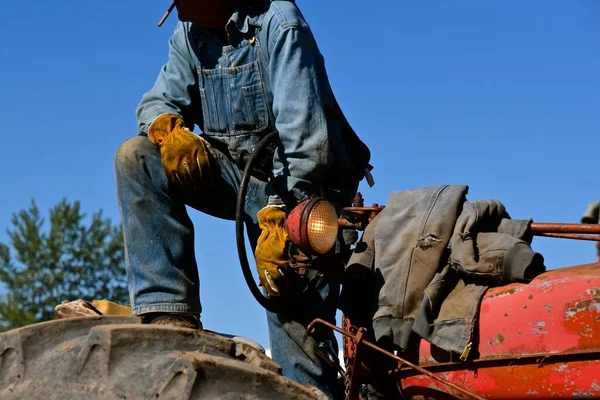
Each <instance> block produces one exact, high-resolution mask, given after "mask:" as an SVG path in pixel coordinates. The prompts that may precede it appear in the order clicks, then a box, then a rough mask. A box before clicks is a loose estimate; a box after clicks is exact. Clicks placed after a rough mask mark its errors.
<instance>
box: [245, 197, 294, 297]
mask: <svg viewBox="0 0 600 400" xmlns="http://www.w3.org/2000/svg"><path fill="white" fill-rule="evenodd" d="M256 216H257V217H258V226H259V227H260V229H262V233H261V234H260V236H259V238H258V243H257V245H256V251H255V252H254V256H255V258H256V268H257V269H258V276H259V278H260V284H261V285H262V287H264V288H265V290H266V291H267V293H268V294H270V295H271V296H279V295H281V294H283V293H285V291H286V290H287V289H288V288H289V286H290V281H289V276H286V274H288V275H289V274H291V273H293V272H292V271H289V270H288V264H287V257H286V255H285V243H286V241H287V238H288V234H287V232H286V230H285V228H284V223H285V218H286V216H287V214H286V211H285V208H283V207H280V206H267V207H265V208H263V209H262V210H260V211H259V212H258V214H256Z"/></svg>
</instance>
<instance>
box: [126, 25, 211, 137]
mask: <svg viewBox="0 0 600 400" xmlns="http://www.w3.org/2000/svg"><path fill="white" fill-rule="evenodd" d="M186 26H187V25H185V24H183V23H181V22H180V23H178V24H177V27H176V28H175V32H174V34H173V36H172V37H171V39H170V40H169V59H168V61H167V63H166V64H165V65H164V66H163V68H162V70H161V71H160V74H159V75H158V79H157V80H156V82H155V83H154V86H153V87H152V89H150V91H148V92H147V93H146V94H144V96H143V97H142V100H141V101H140V103H139V105H138V108H137V112H136V114H137V119H138V134H140V135H147V134H148V128H149V127H150V125H151V124H152V122H153V121H154V120H155V119H156V118H157V117H158V116H160V115H162V114H167V113H169V114H175V115H179V116H180V117H182V119H183V120H184V122H185V125H186V126H187V127H189V128H190V129H191V128H193V126H194V124H195V123H196V121H194V112H193V107H194V106H196V104H200V95H199V89H198V76H197V74H196V66H195V63H194V61H193V58H192V56H191V51H190V45H189V40H188V36H187V29H186Z"/></svg>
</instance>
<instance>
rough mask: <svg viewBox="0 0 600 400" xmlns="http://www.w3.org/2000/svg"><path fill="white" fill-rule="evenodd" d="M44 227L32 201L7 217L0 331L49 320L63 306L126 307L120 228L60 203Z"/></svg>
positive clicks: (0, 248)
mask: <svg viewBox="0 0 600 400" xmlns="http://www.w3.org/2000/svg"><path fill="white" fill-rule="evenodd" d="M49 222H50V223H49V226H48V229H44V228H45V219H44V218H43V217H42V216H41V215H40V211H39V209H38V207H37V205H36V203H35V201H34V200H32V201H31V205H30V206H29V208H28V209H24V210H21V211H19V212H18V213H15V214H13V216H12V226H11V227H10V228H9V229H7V233H8V237H9V239H10V240H9V244H4V243H0V287H1V289H0V293H2V295H0V331H5V330H8V329H13V328H17V327H21V326H24V325H27V324H31V323H35V322H39V321H46V320H49V319H52V318H53V316H54V306H56V305H57V304H59V303H61V302H62V301H63V300H74V299H78V298H83V299H86V300H92V299H103V298H105V299H110V300H112V301H115V302H118V303H121V304H128V303H129V299H128V294H127V282H126V273H125V262H124V250H123V237H122V234H121V229H120V226H115V225H113V224H112V223H111V221H110V219H108V218H104V217H103V215H102V211H98V212H96V213H94V214H93V215H92V217H91V219H88V218H86V215H85V214H84V213H82V211H81V207H80V203H79V202H78V201H76V202H74V203H69V202H68V201H67V200H66V199H64V200H62V201H61V202H60V203H58V204H57V205H56V206H54V207H53V208H52V209H51V210H50V218H49Z"/></svg>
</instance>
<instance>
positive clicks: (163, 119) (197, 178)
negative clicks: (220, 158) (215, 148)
mask: <svg viewBox="0 0 600 400" xmlns="http://www.w3.org/2000/svg"><path fill="white" fill-rule="evenodd" d="M148 138H149V139H150V141H151V142H152V143H154V144H155V145H157V146H158V147H159V148H160V160H161V162H162V165H163V167H164V169H165V172H166V174H167V178H168V179H169V181H170V182H171V183H172V184H174V185H176V186H177V187H179V188H180V189H181V190H183V191H198V190H201V189H203V188H204V187H206V186H208V185H209V184H210V183H211V182H212V180H213V179H214V177H215V176H216V175H217V174H218V173H219V172H218V168H219V167H218V164H217V161H216V158H215V156H214V153H213V152H212V148H211V147H210V144H208V142H206V140H204V139H202V138H201V137H200V136H198V135H196V134H195V133H193V132H190V131H189V130H188V129H187V128H185V127H184V124H183V121H182V120H181V118H180V117H179V116H177V115H173V114H163V115H161V116H159V117H158V118H157V119H156V120H154V122H153V123H152V125H150V129H149V130H148Z"/></svg>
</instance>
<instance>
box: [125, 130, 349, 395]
mask: <svg viewBox="0 0 600 400" xmlns="http://www.w3.org/2000/svg"><path fill="white" fill-rule="evenodd" d="M216 154H217V157H218V159H217V161H218V163H219V166H220V170H221V178H220V179H218V180H216V181H215V182H214V183H213V184H212V185H211V187H209V188H207V190H206V191H204V192H201V193H197V194H195V195H194V196H193V197H192V198H187V197H185V195H183V194H181V193H179V192H177V191H176V190H174V189H173V188H171V187H169V183H168V180H167V177H166V175H165V173H164V169H163V167H162V164H161V161H160V153H159V151H158V149H157V148H156V146H154V144H152V143H151V142H150V140H148V138H147V137H146V136H136V137H133V138H131V139H129V140H127V141H126V142H125V143H123V144H122V145H121V147H120V148H119V150H118V151H117V154H116V158H115V173H116V181H117V194H118V199H119V207H120V211H121V218H122V223H123V236H124V240H125V258H126V264H127V277H128V281H129V293H130V301H131V307H132V310H133V313H134V314H135V315H141V314H145V313H150V312H171V313H185V314H193V315H199V314H200V313H201V311H202V308H201V305H200V298H199V287H200V282H199V277H198V268H197V265H196V258H195V254H194V227H193V224H192V221H191V220H190V218H189V216H188V214H187V210H186V204H187V205H188V206H190V207H193V208H195V209H197V210H199V211H201V212H204V213H206V214H209V215H212V216H215V217H218V218H223V219H228V220H234V219H235V203H236V198H237V191H238V187H239V184H240V182H241V178H242V173H241V171H240V170H239V169H238V167H237V166H236V165H235V164H234V163H233V161H232V160H231V159H229V158H228V157H227V156H226V155H225V154H223V153H222V152H220V151H216ZM267 201H268V196H267V194H266V193H265V183H264V182H261V181H258V180H256V179H254V178H252V179H251V181H250V185H249V188H248V194H247V196H246V206H245V211H246V220H245V222H246V226H247V230H248V237H249V240H250V243H251V245H252V247H254V246H255V245H256V240H257V239H258V236H259V234H260V230H259V228H258V225H257V221H256V213H257V212H258V211H259V210H260V209H261V208H262V207H264V206H265V205H266V204H267ZM304 292H305V293H306V296H307V301H306V302H304V303H303V304H305V307H302V310H290V312H289V313H286V314H285V315H275V314H273V313H267V314H268V318H267V320H268V327H269V336H270V346H271V351H272V355H273V359H274V360H275V361H276V362H278V363H279V364H280V365H281V366H282V369H283V374H284V376H286V377H288V378H290V379H293V380H295V381H297V382H299V383H310V384H313V385H315V386H316V387H318V388H319V389H320V390H322V391H323V392H325V393H326V394H328V395H329V396H331V397H332V396H333V393H334V387H335V378H336V375H337V372H336V371H334V370H333V369H331V368H329V367H328V366H327V365H326V364H324V363H323V362H321V360H320V359H319V358H318V357H317V356H316V353H315V350H316V344H317V342H320V341H324V340H331V341H332V342H333V343H334V347H335V348H336V349H337V344H336V343H335V337H334V335H333V333H332V332H331V331H318V332H317V335H316V337H315V339H316V341H315V339H312V338H311V337H309V336H308V335H307V332H306V326H307V325H308V323H310V321H311V320H312V319H314V318H317V317H320V318H324V319H327V320H329V321H331V322H334V321H335V312H336V305H337V298H338V293H339V285H337V284H333V283H328V282H325V280H324V279H323V278H315V279H313V280H311V281H310V283H309V284H308V285H307V288H306V289H305V290H304Z"/></svg>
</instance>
